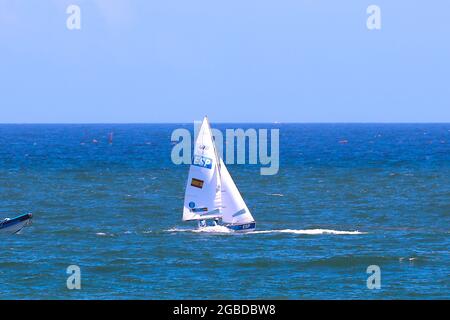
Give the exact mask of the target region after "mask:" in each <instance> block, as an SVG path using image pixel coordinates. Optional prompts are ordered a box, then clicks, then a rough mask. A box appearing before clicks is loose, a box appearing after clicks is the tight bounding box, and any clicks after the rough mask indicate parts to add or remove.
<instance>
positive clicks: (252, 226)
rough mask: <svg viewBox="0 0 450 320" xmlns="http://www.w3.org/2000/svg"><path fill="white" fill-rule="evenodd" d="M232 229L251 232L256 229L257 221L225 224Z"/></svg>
mask: <svg viewBox="0 0 450 320" xmlns="http://www.w3.org/2000/svg"><path fill="white" fill-rule="evenodd" d="M225 227H227V228H228V229H230V230H233V231H235V232H250V231H254V230H255V229H256V222H250V223H243V224H228V225H225Z"/></svg>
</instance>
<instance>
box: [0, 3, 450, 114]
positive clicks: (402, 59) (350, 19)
mask: <svg viewBox="0 0 450 320" xmlns="http://www.w3.org/2000/svg"><path fill="white" fill-rule="evenodd" d="M69 4H77V5H79V6H80V7H81V30H79V31H70V30H68V29H67V28H66V19H67V17H68V15H67V14H66V12H65V11H66V7H67V6H68V5H69ZM370 4H376V5H379V6H380V7H381V14H382V28H381V30H379V31H369V30H368V29H367V28H366V19H367V17H368V15H367V13H366V8H367V7H368V5H370ZM449 77H450V1H448V0H432V1H410V0H408V1H406V0H396V1H392V0H389V1H388V0H383V1H381V0H371V1H363V0H352V1H335V0H328V1H320V0H308V1H306V0H289V1H288V0H280V1H275V0H271V1H265V0H245V1H244V0H226V1H225V0H223V1H220V0H219V1H211V0H164V1H152V0H84V1H81V0H78V1H77V0H69V1H65V0H39V1H30V0H0V122H2V123H11V122H19V123H23V122H27V123H28V122H31V123H38V122H44V123H50V122H64V123H73V122H74V123H92V122H97V123H98V122H102V123H106V122H191V121H193V120H198V119H201V117H202V116H203V115H204V114H208V115H209V117H210V120H211V121H212V122H273V121H280V122H449V121H450V81H449Z"/></svg>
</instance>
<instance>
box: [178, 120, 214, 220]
mask: <svg viewBox="0 0 450 320" xmlns="http://www.w3.org/2000/svg"><path fill="white" fill-rule="evenodd" d="M220 183H221V182H220V173H219V166H218V156H217V152H216V150H215V146H214V141H213V138H212V133H211V128H210V126H209V123H208V119H207V118H206V117H205V118H204V119H203V122H202V125H201V127H200V131H199V133H198V136H197V139H196V141H195V146H194V156H193V160H192V164H191V166H190V168H189V176H188V181H187V186H186V193H185V197H184V209H183V221H186V220H203V219H211V218H215V217H221V214H220V207H221V187H220Z"/></svg>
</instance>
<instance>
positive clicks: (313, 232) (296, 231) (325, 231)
mask: <svg viewBox="0 0 450 320" xmlns="http://www.w3.org/2000/svg"><path fill="white" fill-rule="evenodd" d="M250 233H292V234H308V235H321V234H336V235H356V234H366V233H367V232H361V231H357V230H356V231H343V230H332V229H304V230H302V229H281V230H256V231H252V232H250Z"/></svg>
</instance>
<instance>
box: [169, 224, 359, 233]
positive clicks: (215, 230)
mask: <svg viewBox="0 0 450 320" xmlns="http://www.w3.org/2000/svg"><path fill="white" fill-rule="evenodd" d="M166 232H194V233H203V232H204V233H221V234H223V233H235V232H234V231H233V230H230V229H228V228H227V227H224V226H209V227H204V228H199V229H179V228H172V229H168V230H166ZM236 233H237V232H236ZM271 233H290V234H306V235H321V234H335V235H358V234H367V232H361V231H357V230H356V231H345V230H331V229H305V230H301V229H280V230H256V231H249V232H246V233H244V234H271Z"/></svg>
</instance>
